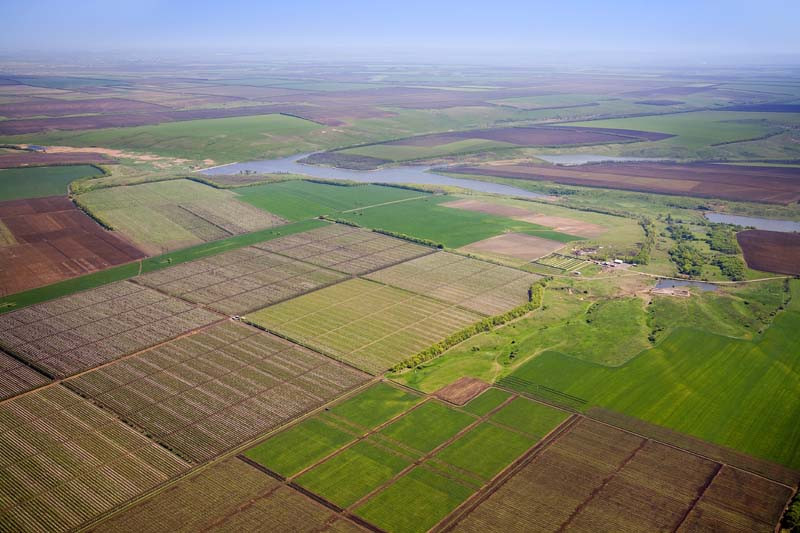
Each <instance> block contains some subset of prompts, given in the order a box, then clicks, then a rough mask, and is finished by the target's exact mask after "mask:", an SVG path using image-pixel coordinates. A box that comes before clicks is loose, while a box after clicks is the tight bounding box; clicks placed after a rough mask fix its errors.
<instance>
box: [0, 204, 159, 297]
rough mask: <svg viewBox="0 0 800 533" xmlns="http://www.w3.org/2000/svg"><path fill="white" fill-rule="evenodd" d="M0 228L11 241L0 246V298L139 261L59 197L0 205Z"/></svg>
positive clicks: (138, 255) (135, 251) (137, 255)
mask: <svg viewBox="0 0 800 533" xmlns="http://www.w3.org/2000/svg"><path fill="white" fill-rule="evenodd" d="M0 224H2V226H5V228H7V233H9V234H10V235H11V236H12V237H13V241H16V242H13V241H12V242H13V243H12V244H10V245H7V246H2V245H0V294H13V293H16V292H20V291H24V290H26V289H31V288H33V287H39V286H41V285H47V284H50V283H55V282H56V281H61V280H63V279H66V278H71V277H74V276H79V275H81V274H86V273H87V272H94V271H96V270H100V269H103V268H107V267H110V266H113V265H119V264H122V263H127V262H129V261H133V260H135V259H140V258H142V257H144V254H143V253H142V252H141V251H140V250H139V249H137V248H136V247H134V246H133V245H131V244H129V243H128V242H126V241H124V240H123V239H122V238H120V237H118V236H117V235H116V234H114V233H111V232H108V231H106V230H104V229H103V228H102V227H100V226H99V225H98V224H97V223H96V222H95V221H93V220H92V219H91V218H89V217H88V216H86V215H85V214H84V213H83V212H81V211H80V210H79V209H78V208H76V207H75V206H74V205H73V204H72V202H70V201H69V200H68V199H67V198H64V197H61V196H51V197H47V198H35V199H27V200H12V201H8V202H0ZM0 242H2V241H0Z"/></svg>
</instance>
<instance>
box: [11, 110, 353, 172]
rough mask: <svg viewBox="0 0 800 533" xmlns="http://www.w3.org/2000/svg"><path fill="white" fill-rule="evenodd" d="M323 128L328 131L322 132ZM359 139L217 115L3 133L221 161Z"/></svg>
mask: <svg viewBox="0 0 800 533" xmlns="http://www.w3.org/2000/svg"><path fill="white" fill-rule="evenodd" d="M323 132H324V133H323ZM351 140H352V141H353V142H357V140H358V138H357V137H350V136H348V135H345V134H339V133H334V132H330V131H329V130H327V129H326V128H325V127H324V126H322V125H320V124H316V123H314V122H311V121H308V120H304V119H301V118H297V117H290V116H286V115H276V114H273V115H256V116H249V117H233V118H215V119H203V120H187V121H184V122H168V123H164V124H156V125H152V126H135V127H130V128H108V129H99V130H89V131H55V132H48V133H41V134H30V135H18V136H13V137H3V142H14V143H21V142H29V143H34V144H43V145H59V146H63V145H65V146H103V147H105V148H118V149H122V150H131V151H137V152H146V153H151V154H156V155H161V156H166V157H180V158H186V159H191V160H195V161H204V160H207V159H210V160H212V161H213V163H209V164H214V163H216V164H221V163H232V162H235V161H244V160H248V159H258V158H261V159H266V158H269V157H280V156H285V155H291V154H294V153H297V152H303V151H313V150H318V149H320V148H327V147H332V146H338V145H341V144H345V143H347V142H349V141H351Z"/></svg>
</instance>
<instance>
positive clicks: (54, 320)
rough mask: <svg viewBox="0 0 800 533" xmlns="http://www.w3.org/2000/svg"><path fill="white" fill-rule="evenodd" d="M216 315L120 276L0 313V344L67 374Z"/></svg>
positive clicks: (57, 373) (207, 321)
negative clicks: (116, 280) (101, 283)
mask: <svg viewBox="0 0 800 533" xmlns="http://www.w3.org/2000/svg"><path fill="white" fill-rule="evenodd" d="M219 318H220V317H219V316H218V315H216V314H214V313H212V312H210V311H206V310H205V309H201V308H198V307H196V306H194V305H192V304H190V303H187V302H184V301H182V300H178V299H176V298H172V297H170V296H166V295H164V294H161V293H159V292H157V291H154V290H152V289H149V288H146V287H142V286H139V285H136V284H134V283H131V282H128V281H122V282H118V283H113V284H111V285H107V286H104V287H101V288H99V289H93V290H90V291H85V292H81V293H77V294H75V295H72V296H68V297H65V298H61V299H59V300H54V301H51V302H47V303H43V304H39V305H35V306H31V307H26V308H24V309H20V310H19V311H15V312H12V313H8V314H5V315H2V316H0V344H2V345H3V347H5V348H6V349H7V350H13V351H14V353H16V354H17V355H19V356H20V357H23V358H25V359H26V360H28V361H30V362H32V363H34V364H36V365H37V366H39V367H41V368H43V369H45V370H46V371H47V372H50V373H52V374H53V375H55V376H68V375H71V374H74V373H77V372H80V371H83V370H86V369H89V368H92V367H94V366H97V365H100V364H103V363H106V362H108V361H112V360H114V359H116V358H118V357H120V356H123V355H126V354H129V353H132V352H135V351H138V350H142V349H144V348H147V347H148V346H152V345H154V344H158V343H160V342H163V341H165V340H167V339H170V338H172V337H176V336H178V335H181V334H183V333H186V332H188V331H191V330H193V329H196V328H199V327H202V326H206V325H208V324H211V323H212V322H214V321H217V320H219Z"/></svg>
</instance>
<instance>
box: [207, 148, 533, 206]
mask: <svg viewBox="0 0 800 533" xmlns="http://www.w3.org/2000/svg"><path fill="white" fill-rule="evenodd" d="M308 155H309V154H297V155H293V156H289V157H284V158H280V159H264V160H261V161H246V162H244V163H231V164H229V165H222V166H218V167H212V168H207V169H205V170H201V172H202V173H203V174H206V175H214V174H238V173H240V172H244V171H251V172H259V173H264V174H269V173H279V172H289V173H293V174H305V175H307V176H312V177H315V178H322V179H329V180H350V181H358V182H361V183H412V184H417V185H449V186H453V187H461V188H462V189H469V190H471V191H476V192H482V193H491V194H505V195H508V196H519V197H523V198H547V195H545V194H539V193H535V192H531V191H526V190H525V189H520V188H519V187H512V186H510V185H501V184H499V183H491V182H487V181H478V180H470V179H461V178H451V177H449V176H442V175H440V174H434V173H432V172H429V171H430V170H431V167H423V166H398V167H387V168H381V169H377V170H347V169H343V168H333V167H321V166H316V165H305V164H303V163H299V162H298V160H300V159H303V158H304V157H306V156H308Z"/></svg>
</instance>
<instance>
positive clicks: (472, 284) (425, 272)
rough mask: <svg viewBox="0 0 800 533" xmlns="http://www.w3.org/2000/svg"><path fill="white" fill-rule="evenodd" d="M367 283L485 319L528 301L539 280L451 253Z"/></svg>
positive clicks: (379, 274) (383, 272) (406, 265)
mask: <svg viewBox="0 0 800 533" xmlns="http://www.w3.org/2000/svg"><path fill="white" fill-rule="evenodd" d="M366 277H367V279H370V280H373V281H378V282H380V283H385V284H387V285H392V286H393V287H398V288H401V289H405V290H408V291H411V292H416V293H417V294H422V295H425V296H428V297H431V298H435V299H438V300H442V301H444V302H447V303H451V304H455V305H459V306H461V307H464V308H466V309H469V310H471V311H475V312H478V313H481V314H484V315H498V314H501V313H503V312H505V311H508V310H509V309H511V308H512V307H516V306H518V305H521V304H523V303H526V302H527V301H528V291H529V289H530V286H531V284H532V283H533V282H534V281H536V280H537V279H539V276H536V275H534V274H528V273H526V272H523V271H521V270H517V269H513V268H508V267H504V266H499V265H495V264H492V263H487V262H485V261H478V260H476V259H471V258H468V257H463V256H460V255H456V254H451V253H447V252H439V253H435V254H431V255H426V256H423V257H420V258H417V259H413V260H411V261H407V262H405V263H400V264H399V265H396V266H393V267H389V268H387V269H384V270H379V271H377V272H373V273H372V274H369V275H367V276H366Z"/></svg>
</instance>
